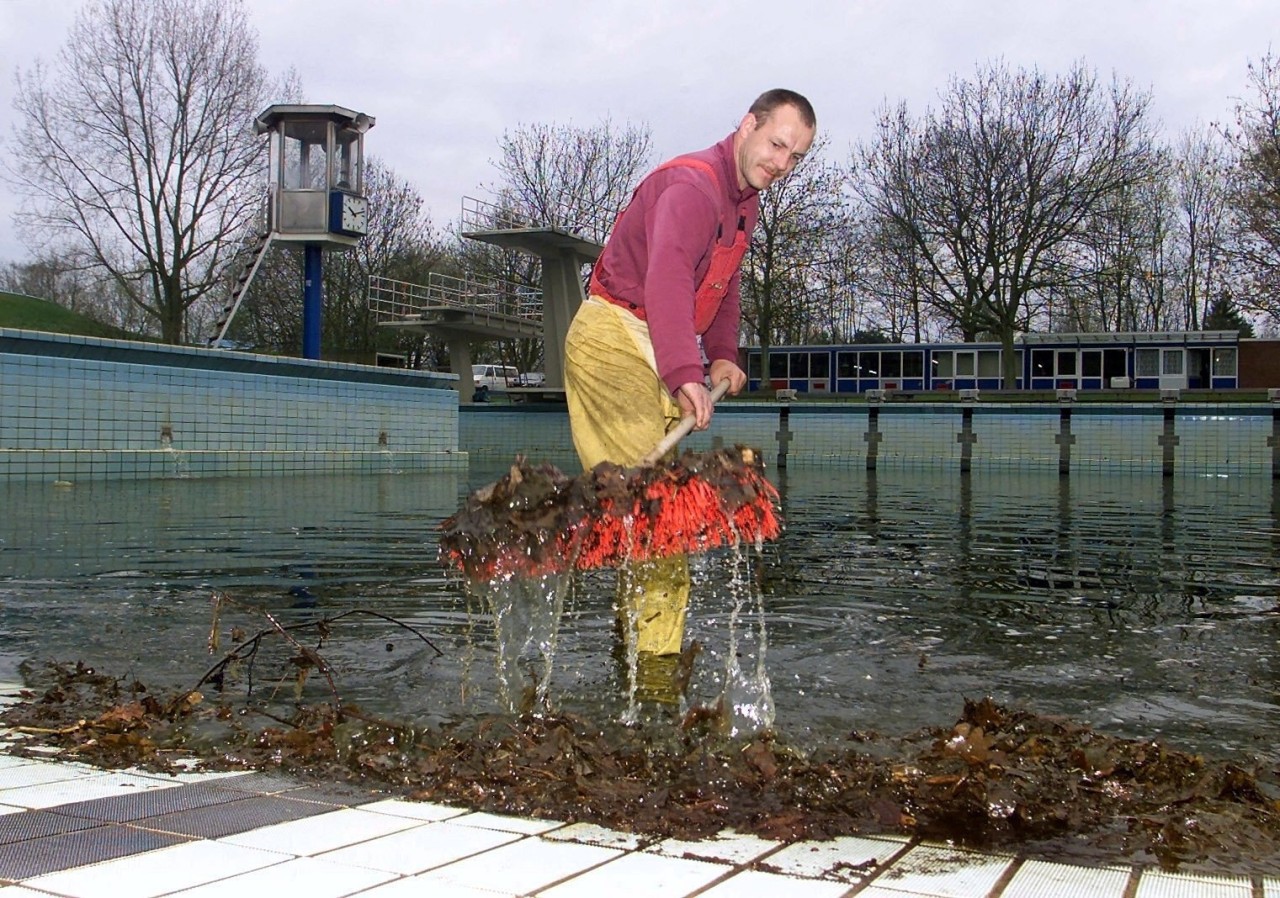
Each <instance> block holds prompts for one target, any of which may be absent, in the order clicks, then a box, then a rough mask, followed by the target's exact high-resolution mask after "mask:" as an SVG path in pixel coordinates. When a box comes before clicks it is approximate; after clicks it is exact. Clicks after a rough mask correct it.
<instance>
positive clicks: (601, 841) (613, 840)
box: [542, 823, 1280, 898]
mask: <svg viewBox="0 0 1280 898" xmlns="http://www.w3.org/2000/svg"><path fill="white" fill-rule="evenodd" d="M542 838H543V839H548V840H551V841H555V842H582V843H584V844H587V845H601V846H603V847H605V848H621V849H622V850H624V851H634V850H635V849H637V848H640V847H641V846H642V845H644V844H646V843H647V842H649V841H651V840H649V839H645V838H644V837H642V836H639V835H636V834H635V833H624V832H619V831H618V830H616V829H609V828H608V827H604V826H597V825H596V824H594V823H570V824H569V825H568V826H562V827H561V828H560V829H553V830H552V831H551V832H548V833H543V834H542ZM1277 898H1280V896H1277Z"/></svg>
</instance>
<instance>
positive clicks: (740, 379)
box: [710, 359, 747, 396]
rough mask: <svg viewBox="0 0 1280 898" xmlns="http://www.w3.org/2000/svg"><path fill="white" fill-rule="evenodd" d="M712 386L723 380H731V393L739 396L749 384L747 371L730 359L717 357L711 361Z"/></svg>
mask: <svg viewBox="0 0 1280 898" xmlns="http://www.w3.org/2000/svg"><path fill="white" fill-rule="evenodd" d="M710 373H711V386H713V387H714V386H715V385H716V384H718V383H720V381H722V380H727V381H729V393H730V395H732V396H737V395H738V394H739V393H741V392H742V389H743V387H745V386H746V385H747V373H746V372H745V371H743V370H742V369H741V368H739V367H738V366H737V364H735V363H734V362H731V361H729V360H728V359H716V360H715V361H714V362H712V363H711V372H710Z"/></svg>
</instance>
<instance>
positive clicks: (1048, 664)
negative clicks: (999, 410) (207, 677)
mask: <svg viewBox="0 0 1280 898" xmlns="http://www.w3.org/2000/svg"><path fill="white" fill-rule="evenodd" d="M565 467H566V469H569V463H568V462H565ZM498 473H500V469H498V468H496V467H492V466H489V467H473V469H472V470H471V471H470V472H467V473H465V474H401V475H393V474H387V475H371V476H370V475H367V476H317V477H292V478H279V479H263V478H246V479H222V480H200V479H174V480H165V481H134V482H116V483H103V482H99V483H81V484H77V485H75V486H73V487H69V488H66V487H55V486H52V485H48V484H10V485H3V486H0V502H2V503H3V505H2V507H3V514H2V515H0V675H5V674H6V672H12V671H14V670H15V669H16V668H17V666H18V665H19V664H20V663H21V662H23V661H27V660H34V661H36V662H41V661H46V660H59V661H76V660H82V661H84V662H85V663H86V664H89V665H91V666H94V667H96V668H97V669H99V670H101V671H103V672H109V673H113V674H116V675H118V676H121V677H130V678H137V679H139V680H141V681H142V682H144V683H146V684H148V685H150V686H151V687H152V688H160V687H163V688H177V687H187V686H190V685H192V684H193V683H194V682H195V680H196V679H197V678H198V677H199V676H200V675H201V674H202V673H203V672H204V671H205V670H206V669H207V668H208V667H209V666H210V664H211V663H212V660H214V658H215V657H216V656H214V657H211V655H210V653H209V652H208V649H207V641H208V636H209V629H210V622H211V601H210V599H211V596H212V595H213V594H214V593H215V592H217V591H221V592H223V593H225V594H226V595H227V596H229V597H231V598H232V599H234V600H235V601H236V602H238V603H244V604H250V605H254V606H258V607H260V608H262V609H263V610H265V611H266V612H269V613H270V614H271V615H272V617H273V618H274V619H275V620H277V621H279V622H282V623H285V624H303V623H306V622H308V621H313V620H316V619H319V618H323V617H326V616H331V615H334V614H337V613H339V612H341V611H343V610H346V609H351V608H363V609H369V610H371V611H376V612H377V614H378V615H381V616H385V617H381V616H380V617H374V616H359V615H357V616H352V617H349V618H345V619H343V620H342V621H341V622H339V624H338V625H337V626H335V628H334V630H333V633H332V634H331V635H330V636H329V637H328V639H327V640H326V641H325V642H324V644H323V646H322V648H321V653H322V655H323V656H324V657H325V659H326V660H328V661H329V662H330V663H331V664H332V665H333V667H334V672H335V682H336V683H337V684H338V687H339V689H340V690H341V694H342V698H343V700H345V701H352V702H357V703H359V704H361V705H362V706H364V707H366V708H370V709H373V710H376V711H378V712H379V713H382V714H387V715H394V716H398V717H401V718H410V719H414V720H418V721H421V722H424V723H441V722H446V721H451V720H457V719H459V718H464V717H467V716H469V715H474V714H480V713H487V712H490V711H493V710H501V709H502V708H504V707H506V703H507V701H508V700H510V699H511V695H510V692H511V691H513V690H512V689H511V688H508V689H504V684H506V685H507V686H510V685H511V684H510V682H509V681H511V680H512V679H515V680H517V681H518V680H519V678H520V676H521V675H522V674H521V671H523V672H524V674H523V675H524V676H527V678H528V679H529V682H530V683H534V682H535V681H539V678H544V680H545V682H543V683H542V685H543V687H544V689H545V693H546V696H545V697H546V701H548V702H549V703H550V704H551V705H552V706H553V707H556V708H559V709H562V710H570V711H574V712H579V713H584V714H589V715H590V714H595V715H609V716H611V717H614V718H617V717H620V716H622V715H623V714H625V713H626V709H627V707H628V698H627V695H626V692H627V690H626V685H625V684H626V678H627V677H626V661H625V657H624V653H622V652H620V651H618V648H617V638H616V635H615V623H614V615H613V611H612V598H613V579H614V577H613V572H611V571H600V572H593V573H591V574H589V575H584V576H581V577H579V578H578V579H577V581H576V582H575V583H574V584H573V586H572V588H571V589H570V590H569V591H568V592H567V594H566V595H565V596H564V597H563V603H564V604H563V612H562V614H561V616H560V620H559V626H558V629H557V630H556V632H555V633H554V634H553V641H552V642H550V643H544V644H541V645H535V646H534V647H533V650H532V654H531V656H530V657H528V658H526V659H524V660H522V661H521V662H520V664H519V665H518V667H517V669H516V673H515V674H514V676H513V674H512V669H511V668H510V667H509V666H508V667H506V668H504V667H503V666H502V665H500V664H499V663H498V662H499V658H498V654H499V653H498V652H497V640H496V639H495V632H494V626H493V621H492V618H491V617H490V615H489V613H488V608H486V607H485V606H484V603H483V602H482V601H481V600H479V598H478V597H477V596H476V595H474V594H472V595H469V594H468V591H467V590H466V589H465V588H464V585H463V584H462V583H460V582H459V581H458V580H457V579H456V577H454V576H453V575H452V574H451V572H449V571H447V570H446V569H444V568H443V567H442V566H441V565H440V563H439V561H438V560H437V557H436V528H437V526H438V524H439V523H440V521H441V520H442V519H443V518H444V517H445V516H447V515H449V514H451V513H452V512H453V511H454V510H456V508H457V507H458V504H459V502H460V500H461V499H462V497H464V496H465V495H466V494H467V492H469V491H470V490H471V489H473V488H475V487H477V486H479V485H482V484H484V483H487V482H489V481H491V480H493V479H494V478H495V477H496V476H497V475H498ZM771 476H773V478H774V479H775V482H777V483H778V485H779V487H780V489H781V492H782V497H783V512H784V515H785V518H786V521H787V529H786V532H785V534H784V535H783V537H782V538H781V539H780V540H778V541H777V542H775V543H771V544H769V545H767V546H766V547H765V548H764V550H763V552H761V553H759V554H755V553H748V557H747V558H746V559H745V560H740V559H736V558H735V557H734V556H733V553H731V552H718V553H713V554H710V555H706V556H701V557H699V558H698V559H696V560H695V563H694V575H695V595H694V598H693V601H692V604H691V608H690V617H689V623H688V629H687V631H686V641H691V640H697V641H698V642H699V643H701V644H702V646H703V652H702V654H701V655H700V656H699V658H698V660H697V663H696V666H695V672H694V676H693V679H692V682H691V686H690V699H691V701H692V702H693V703H695V704H697V703H711V702H714V701H715V699H716V698H717V696H718V695H719V694H721V693H722V692H723V691H724V690H725V686H726V684H725V681H726V677H729V678H730V679H732V677H733V676H734V671H735V669H736V670H737V671H738V672H739V673H741V672H744V671H745V672H748V673H750V672H752V671H755V670H756V669H757V665H758V664H762V669H763V670H764V671H765V672H766V673H767V678H768V683H767V684H766V686H767V691H768V693H769V699H770V701H771V704H772V713H773V714H774V725H775V726H776V728H777V730H778V731H779V732H780V733H781V734H782V735H783V737H784V738H787V739H790V740H792V741H797V742H801V743H819V742H827V741H831V740H844V739H846V738H847V737H848V736H849V735H850V734H851V733H854V732H876V733H880V734H897V733H906V732H910V731H913V730H916V729H918V728H920V727H923V726H928V725H935V724H949V723H951V722H953V721H954V720H955V718H956V717H957V715H958V714H959V711H960V709H961V706H962V703H963V700H964V699H965V698H978V697H981V696H984V695H990V696H992V697H994V698H995V699H996V700H998V701H1000V702H1003V703H1008V704H1012V705H1015V706H1017V707H1025V708H1028V709H1031V710H1034V711H1037V712H1041V713H1049V714H1063V715H1069V716H1071V717H1073V718H1075V719H1078V720H1081V721H1083V722H1087V723H1090V724H1092V725H1094V726H1095V727H1097V728H1099V729H1102V730H1105V731H1108V732H1112V733H1115V734H1118V735H1124V736H1132V737H1140V738H1157V739H1160V740H1162V741H1165V742H1167V743H1169V744H1171V745H1174V746H1176V747H1181V748H1188V749H1193V750H1201V751H1206V752H1209V753H1212V754H1214V755H1224V754H1225V755H1230V754H1258V755H1262V756H1265V757H1268V758H1273V759H1276V760H1280V750H1277V749H1276V747H1275V746H1276V743H1277V741H1278V739H1277V737H1280V713H1278V711H1277V686H1278V685H1280V683H1278V678H1277V670H1276V662H1275V661H1274V660H1273V659H1274V658H1275V657H1276V651H1275V650H1276V648H1277V641H1278V638H1280V592H1278V590H1280V496H1278V495H1277V491H1276V488H1275V486H1274V485H1273V483H1272V481H1271V480H1270V479H1269V478H1257V479H1250V478H1238V477H1232V478H1219V477H1205V478H1186V477H1179V478H1172V479H1165V478H1161V477H1159V476H1148V475H1134V476H1124V475H1097V476H1079V475H1075V476H1072V477H1071V478H1070V479H1066V478H1059V477H1057V476H1056V475H1039V474H1036V475H1016V474H1014V475H1011V474H1008V473H998V474H996V473H992V474H985V473H979V474H973V475H968V476H962V475H960V474H958V473H956V472H954V471H941V470H939V471H927V470H909V471H908V470H904V471H894V472H880V473H878V474H868V473H867V472H864V471H861V470H852V469H845V468H834V469H830V468H818V467H808V468H800V469H793V470H790V471H786V472H777V471H775V472H772V475H771ZM735 565H737V566H738V567H737V568H735ZM744 565H745V566H746V567H745V569H744V567H743V566H744ZM735 576H736V579H737V586H736V587H735V586H734V585H733V582H734V579H735ZM743 582H747V583H749V588H748V589H746V590H744V589H743V587H742V584H743ZM744 593H746V595H744ZM757 599H759V600H760V601H761V602H762V606H763V610H764V614H763V626H761V619H760V617H759V616H758V615H757V610H756V608H755V607H754V604H753V603H754V602H755V601H756V600H757ZM229 613H230V612H229ZM385 618H393V619H394V621H398V622H401V623H403V624H406V625H408V626H410V627H412V628H414V629H415V630H416V631H417V632H418V633H420V634H422V635H423V636H424V637H427V638H429V639H430V641H431V643H432V644H433V645H434V648H433V647H432V646H431V645H428V644H427V643H426V642H424V641H423V640H421V639H419V638H418V637H417V636H415V635H414V634H413V633H411V632H410V631H409V630H407V629H404V628H402V627H399V626H396V624H395V623H393V622H390V621H388V620H386V619H385ZM230 620H231V619H230V618H225V619H224V621H223V623H224V625H226V624H229V622H230ZM236 620H238V621H239V622H240V623H241V624H242V625H243V626H244V627H246V628H247V629H248V630H249V631H250V632H252V631H253V630H254V629H261V628H265V627H267V626H268V624H267V622H266V618H265V617H263V616H261V615H255V614H243V613H240V617H238V618H236ZM765 640H767V649H766V648H765V646H764V641H765ZM311 643H312V644H314V639H312V640H311ZM228 647H229V646H227V645H225V644H224V645H223V646H221V648H220V651H225V650H226V649H227V648H228ZM544 650H545V651H544ZM542 653H547V654H549V655H550V664H549V669H550V673H549V674H546V673H545V670H544V667H543V660H544V659H541V658H538V657H533V656H536V655H539V654H542ZM762 654H763V657H762ZM508 660H509V659H508ZM268 685H270V684H269V677H268V676H267V665H266V663H265V660H264V663H263V665H262V669H261V670H260V671H259V680H258V682H257V684H256V688H257V689H259V690H261V689H263V688H266V687H267V686H268ZM756 685H757V686H759V684H756ZM305 689H306V690H308V693H307V695H308V696H309V697H310V698H312V699H317V700H323V699H324V698H325V694H326V690H327V686H326V685H325V684H324V683H323V681H322V680H321V679H320V678H318V677H313V678H312V679H311V681H309V683H308V684H307V685H306V687H305ZM515 691H519V690H518V683H517V684H516V686H515ZM259 694H261V693H259Z"/></svg>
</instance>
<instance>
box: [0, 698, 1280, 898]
mask: <svg viewBox="0 0 1280 898" xmlns="http://www.w3.org/2000/svg"><path fill="white" fill-rule="evenodd" d="M18 689H19V687H18V685H16V684H12V683H0V705H3V704H5V703H8V702H12V701H14V700H16V693H17V690H18ZM14 738H15V736H14V734H12V733H9V734H5V733H3V732H0V739H5V740H9V741H12V740H13V739H14ZM276 894H286V895H305V896H307V898H341V896H348V895H361V896H370V898H392V896H419V895H430V896H432V898H435V896H465V898H495V896H512V898H514V896H548V898H564V896H586V898H596V896H601V895H608V896H620V895H656V896H662V898H681V896H693V895H697V896H708V898H756V896H759V898H776V896H798V898H810V896H811V898H840V896H854V895H856V896H860V898H912V896H917V898H919V896H934V898H980V896H981V898H1055V896H1064V898H1065V896H1073V898H1184V896H1185V898H1191V896H1195V898H1280V878H1275V879H1273V878H1266V879H1263V878H1261V877H1253V878H1252V879H1251V878H1249V877H1243V876H1222V877H1214V876H1207V875H1183V874H1171V873H1166V872H1162V871H1160V870H1156V869H1147V868H1139V867H1129V866H1114V867H1100V868H1099V867H1083V866H1072V865H1066V864H1055V863H1047V862H1044V861H1040V860H1035V859H1029V858H1022V857H1018V856H1016V855H1012V854H984V853H979V852H974V851H967V850H962V849H958V848H955V847H952V846H949V845H945V844H939V843H928V842H919V841H917V840H909V839H906V838H894V837H888V836H884V837H880V836H878V837H865V838H864V837H845V838H839V839H834V840H830V841H808V842H794V843H790V844H787V843H783V842H777V841H770V840H766V839H761V838H757V837H755V836H749V835H741V834H734V833H723V834H721V835H720V836H719V837H717V838H714V839H708V840H704V841H700V842H682V841H678V840H675V839H662V840H656V841H652V840H644V839H641V838H639V837H637V836H635V835H633V834H629V833H623V832H616V831H612V830H607V829H603V828H601V827H598V826H594V825H590V824H581V823H578V824H566V823H558V822H555V821H547V820H534V819H528V818H519V817H507V816H501V815H496V814H490V813H485V812H475V811H470V810H468V809H465V808H456V807H448V806H444V805H439V804H429V803H420V802H409V801H400V800H389V799H387V798H385V796H383V795H380V794H375V793H366V792H362V791H360V790H359V789H358V788H356V787H353V786H351V785H349V784H345V783H342V784H333V785H331V786H317V785H315V784H312V783H303V782H299V781H296V780H293V779H290V778H288V777H285V776H280V775H276V774H271V773H240V774H229V773H199V772H193V773H188V774H182V775H179V776H167V775H164V774H156V773H146V772H142V771H129V770H117V771H108V770H102V769H99V768H96V767H91V766H87V765H84V764H79V763H75V762H73V761H67V760H65V759H57V758H54V757H52V756H51V757H50V758H49V759H47V760H45V759H31V758H23V757H17V756H14V755H10V754H0V898H34V896H49V895H59V896H76V898H106V896H120V898H146V896H160V895H178V896H183V898H197V896H199V898H204V896H225V895H240V896H256V895H276Z"/></svg>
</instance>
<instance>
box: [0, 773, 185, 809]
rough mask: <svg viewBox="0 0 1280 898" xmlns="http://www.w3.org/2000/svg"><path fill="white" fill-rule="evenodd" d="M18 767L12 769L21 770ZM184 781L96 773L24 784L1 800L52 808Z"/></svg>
mask: <svg viewBox="0 0 1280 898" xmlns="http://www.w3.org/2000/svg"><path fill="white" fill-rule="evenodd" d="M21 770H22V768H18V769H17V770H16V771H13V772H15V773H16V772H20V771H21ZM179 785H181V783H163V782H160V781H159V780H153V779H140V778H138V777H136V776H129V775H128V774H124V773H102V774H98V775H97V776H77V777H75V778H73V779H69V780H60V781H58V782H52V783H43V784H41V785H38V786H25V787H23V788H21V789H5V790H3V791H0V802H3V803H5V804H14V805H21V806H22V807H24V808H51V807H53V806H54V805H59V804H70V803H71V802H75V801H91V800H93V799H96V798H116V797H118V796H121V795H137V794H138V793H140V792H152V791H155V790H157V789H172V788H174V787H175V786H179Z"/></svg>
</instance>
